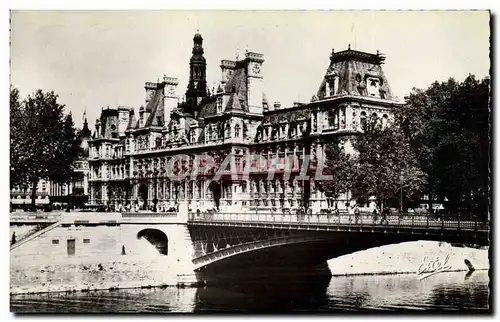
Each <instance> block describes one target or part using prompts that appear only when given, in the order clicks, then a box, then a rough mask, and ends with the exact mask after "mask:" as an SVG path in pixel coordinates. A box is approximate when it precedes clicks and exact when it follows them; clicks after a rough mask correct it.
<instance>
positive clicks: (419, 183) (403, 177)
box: [319, 120, 425, 206]
mask: <svg viewBox="0 0 500 322" xmlns="http://www.w3.org/2000/svg"><path fill="white" fill-rule="evenodd" d="M352 144H353V148H354V150H355V151H356V152H355V153H354V155H350V154H345V153H344V152H343V151H341V150H340V148H339V147H338V141H337V140H333V141H331V142H329V143H328V144H327V145H326V149H325V157H326V161H325V169H326V171H324V173H328V174H332V175H333V180H329V181H322V182H320V184H319V186H320V189H321V190H322V191H324V192H325V194H326V195H327V196H337V195H338V194H339V193H342V192H347V191H351V192H352V196H353V197H354V198H355V199H357V200H358V201H365V202H366V201H368V199H369V198H370V197H371V196H375V197H376V198H377V200H378V201H379V202H380V205H381V206H383V205H384V204H386V203H387V202H392V203H394V201H397V200H399V199H398V196H399V194H400V192H401V189H402V190H403V191H404V193H405V195H407V196H408V195H412V194H415V193H418V192H419V191H420V190H421V189H422V187H423V185H424V184H425V174H424V173H423V172H422V170H421V169H420V168H419V167H418V160H417V159H416V156H415V155H414V154H413V152H412V150H411V148H410V145H409V142H408V141H407V140H406V139H405V136H404V135H403V133H402V132H401V130H400V129H399V128H398V127H396V126H394V125H393V126H387V127H382V126H381V124H380V123H379V122H376V120H373V121H372V122H369V124H368V125H367V126H366V127H365V128H364V132H363V133H360V134H358V135H357V136H356V137H353V138H352ZM396 204H397V203H396Z"/></svg>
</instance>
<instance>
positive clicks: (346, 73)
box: [317, 56, 393, 100]
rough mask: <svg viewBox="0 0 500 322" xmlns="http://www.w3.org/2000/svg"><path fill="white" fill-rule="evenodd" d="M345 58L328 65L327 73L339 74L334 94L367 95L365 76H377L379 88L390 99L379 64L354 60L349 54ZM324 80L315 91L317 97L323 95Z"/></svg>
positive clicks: (389, 92)
mask: <svg viewBox="0 0 500 322" xmlns="http://www.w3.org/2000/svg"><path fill="white" fill-rule="evenodd" d="M345 59H346V60H343V61H337V62H334V63H332V64H331V65H330V67H329V68H328V72H327V73H334V74H337V75H338V76H339V87H338V88H337V89H336V92H335V94H348V95H359V96H368V93H367V90H366V83H365V81H366V77H368V76H371V77H377V78H380V79H382V83H381V86H380V89H381V90H382V91H384V92H385V99H388V100H392V99H393V96H392V91H391V88H390V86H389V82H388V81H387V78H386V77H385V74H384V72H383V70H382V66H381V65H380V64H374V63H373V62H369V61H363V60H354V59H351V56H345ZM325 82H326V80H325V79H323V81H322V82H321V86H320V90H319V91H318V93H317V96H318V97H319V98H322V97H324V96H325V93H324V91H323V87H324V85H325Z"/></svg>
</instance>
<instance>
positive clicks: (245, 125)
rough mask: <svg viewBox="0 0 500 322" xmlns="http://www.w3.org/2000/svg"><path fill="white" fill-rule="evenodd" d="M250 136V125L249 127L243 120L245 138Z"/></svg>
mask: <svg viewBox="0 0 500 322" xmlns="http://www.w3.org/2000/svg"><path fill="white" fill-rule="evenodd" d="M247 137H248V127H247V124H246V123H245V122H243V138H244V139H245V138H247Z"/></svg>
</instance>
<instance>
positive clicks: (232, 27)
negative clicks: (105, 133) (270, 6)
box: [10, 10, 490, 128]
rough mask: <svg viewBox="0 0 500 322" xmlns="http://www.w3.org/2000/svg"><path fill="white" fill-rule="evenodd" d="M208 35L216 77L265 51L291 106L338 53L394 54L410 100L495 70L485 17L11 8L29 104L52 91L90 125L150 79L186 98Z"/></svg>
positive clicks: (306, 96)
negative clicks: (166, 80) (192, 62)
mask: <svg viewBox="0 0 500 322" xmlns="http://www.w3.org/2000/svg"><path fill="white" fill-rule="evenodd" d="M197 30H199V32H200V33H201V34H202V36H203V39H204V40H203V47H204V49H205V58H206V60H207V81H208V84H209V85H210V88H211V87H212V84H213V83H214V82H218V81H219V80H220V77H221V72H220V67H219V65H220V61H221V60H222V59H231V60H234V59H235V58H236V57H237V56H238V57H239V58H240V59H241V58H242V57H243V56H244V52H245V50H248V51H253V52H258V53H262V54H264V58H265V62H264V65H263V68H262V74H263V75H264V88H265V92H266V95H267V98H268V100H269V101H270V102H273V101H280V102H282V104H283V105H285V106H289V105H291V104H292V103H293V102H295V101H301V102H309V101H310V99H311V97H312V96H313V95H314V94H316V92H317V90H318V87H319V85H320V83H321V80H322V77H323V76H324V74H325V72H326V69H327V67H328V64H329V55H330V53H331V51H332V48H333V49H335V51H341V50H345V49H347V47H348V45H349V44H350V45H351V48H352V49H356V50H360V51H367V52H372V53H376V51H377V50H379V51H380V52H381V53H383V54H385V55H386V57H387V58H386V61H385V64H384V66H383V68H384V71H385V73H386V76H387V78H388V81H389V84H390V86H391V88H392V91H393V93H394V95H396V96H397V97H399V99H400V100H402V99H403V98H404V96H405V95H407V94H408V93H409V92H410V90H411V89H412V88H413V87H417V88H426V87H428V86H429V85H430V84H431V83H432V82H434V81H436V80H438V81H445V80H447V79H448V78H449V77H454V78H455V79H457V80H459V81H462V80H463V79H465V77H466V76H467V75H468V74H469V73H471V74H474V75H476V76H477V77H479V78H483V77H485V76H487V75H489V74H490V72H489V69H490V58H489V55H490V43H489V37H490V27H489V13H488V12H487V11H306V10H301V11H298V10H297V11H283V10H282V11H166V10H163V11H160V10H158V11H12V12H11V35H10V37H11V39H10V45H11V47H10V83H11V84H12V85H13V86H15V87H17V88H18V89H19V90H20V93H21V96H22V97H26V96H27V95H28V94H30V93H32V92H34V91H35V90H36V89H38V88H41V89H43V90H47V91H48V90H51V91H54V92H55V93H57V94H58V95H59V99H60V102H61V103H62V104H65V105H66V109H67V111H71V112H72V114H73V119H74V121H75V125H76V126H78V127H81V125H82V117H83V112H84V110H86V113H87V118H88V120H89V126H90V127H91V128H93V127H94V123H95V119H96V118H98V117H99V114H100V111H101V108H102V107H107V106H110V107H116V106H129V107H133V108H135V109H136V110H137V109H138V108H139V107H140V106H141V105H143V104H144V99H145V90H144V82H146V81H157V80H158V79H159V78H160V79H161V78H162V77H163V75H167V76H171V77H177V78H178V79H179V86H178V88H177V93H178V94H179V95H183V94H184V93H185V90H186V86H187V82H188V77H189V59H190V57H191V50H192V46H193V42H192V38H193V35H194V34H195V33H196V31H197Z"/></svg>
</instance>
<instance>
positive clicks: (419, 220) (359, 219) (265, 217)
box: [188, 213, 489, 230]
mask: <svg viewBox="0 0 500 322" xmlns="http://www.w3.org/2000/svg"><path fill="white" fill-rule="evenodd" d="M450 218H451V217H448V218H445V217H436V216H433V215H415V214H402V215H389V216H382V215H377V216H375V217H374V216H373V215H366V214H363V215H357V216H356V215H354V214H314V215H307V214H305V215H298V214H286V213H285V214H282V213H189V218H188V219H189V221H190V222H241V223H243V222H247V223H281V224H301V225H302V224H321V225H340V226H353V227H367V226H373V227H384V226H386V227H401V228H433V229H467V230H478V229H479V230H485V229H488V227H489V223H488V222H485V221H479V220H478V219H477V218H470V217H467V218H463V217H460V216H454V218H455V219H450Z"/></svg>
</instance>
